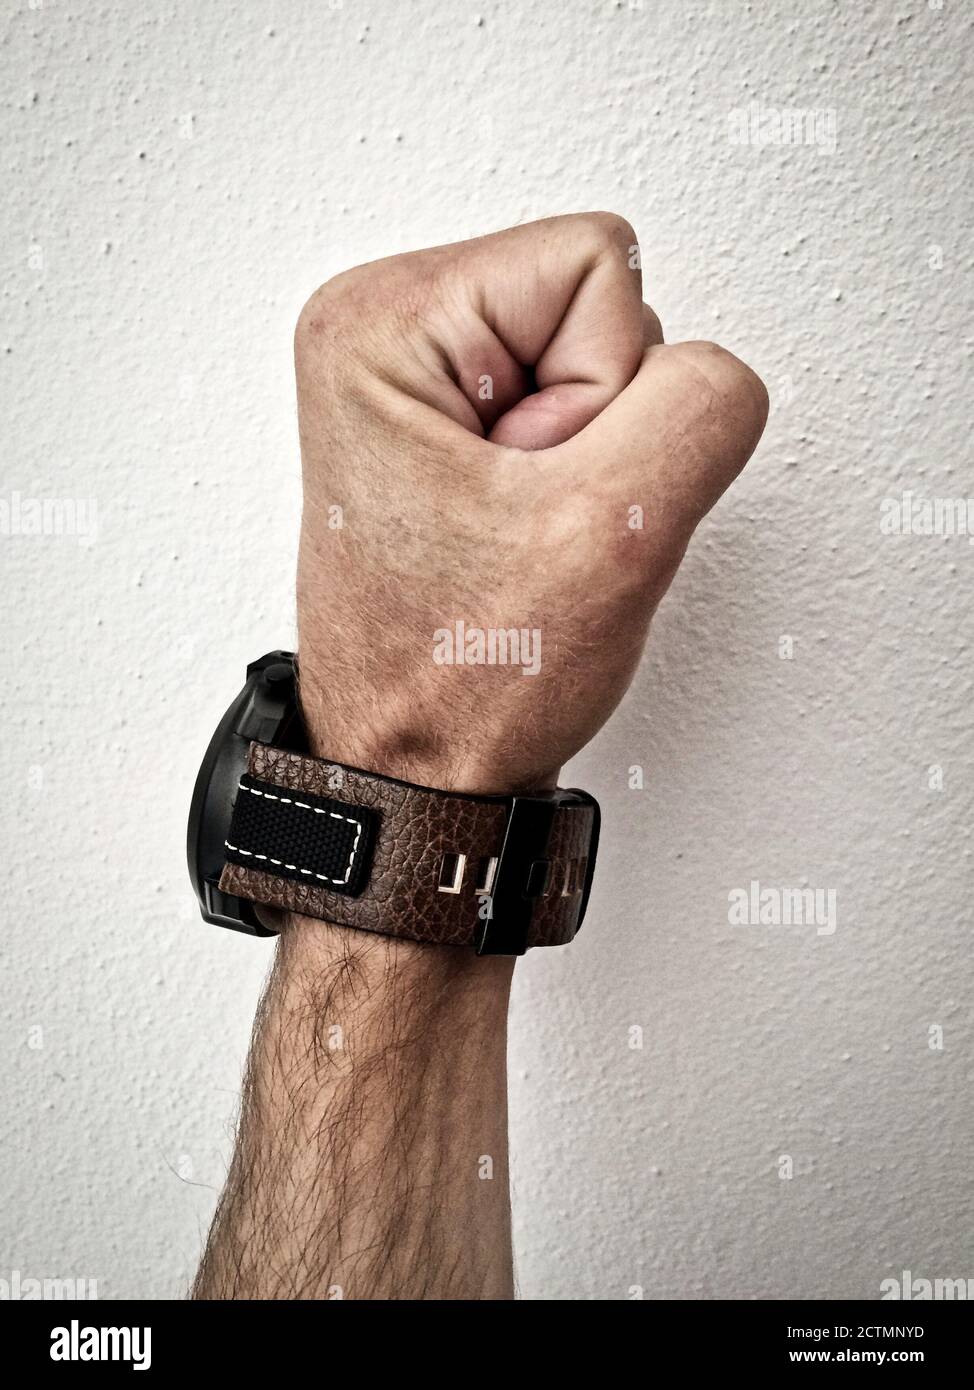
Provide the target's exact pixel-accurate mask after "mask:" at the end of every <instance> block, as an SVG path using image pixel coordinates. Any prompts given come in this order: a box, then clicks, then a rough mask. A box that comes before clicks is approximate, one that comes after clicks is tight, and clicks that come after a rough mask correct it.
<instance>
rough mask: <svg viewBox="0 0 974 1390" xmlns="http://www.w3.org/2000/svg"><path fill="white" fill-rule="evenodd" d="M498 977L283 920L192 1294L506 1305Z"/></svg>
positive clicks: (458, 955)
mask: <svg viewBox="0 0 974 1390" xmlns="http://www.w3.org/2000/svg"><path fill="white" fill-rule="evenodd" d="M511 967H512V962H511V961H510V960H508V959H502V958H495V959H490V960H487V959H484V960H478V959H477V958H476V957H475V956H473V955H472V953H468V952H466V951H461V950H456V949H451V948H436V947H424V946H420V945H417V944H415V943H413V942H409V941H401V940H396V941H394V940H391V939H389V938H385V937H380V936H375V937H371V936H369V935H367V934H366V933H363V932H342V931H340V930H338V929H337V928H334V927H330V926H328V925H327V924H325V923H322V922H314V921H311V920H310V919H307V918H302V919H294V920H293V921H292V922H290V923H289V924H288V926H287V928H286V929H285V931H284V932H283V934H282V936H281V941H280V945H279V949H278V954H277V959H276V962H275V965H274V969H273V972H272V974H271V977H270V980H269V982H268V985H267V989H266V992H265V994H264V998H263V1001H262V1003H261V1007H260V1010H259V1012H258V1016H257V1022H256V1026H255V1030H254V1040H253V1047H252V1050H251V1055H250V1060H249V1065H248V1070H247V1076H246V1082H245V1090H244V1097H243V1108H242V1114H241V1123H240V1131H239V1136H238V1143H237V1149H236V1153H235V1155H234V1159H233V1164H232V1168H231V1172H230V1175H229V1179H228V1182H227V1186H226V1190H225V1192H224V1195H223V1199H222V1201H221V1204H220V1207H219V1210H218V1212H217V1216H216V1220H215V1222H214V1225H213V1229H212V1231H211V1233H210V1239H209V1243H208V1246H207V1250H206V1254H205V1256H204V1259H203V1263H202V1266H201V1268H200V1272H199V1275H198V1277H197V1281H196V1286H195V1290H194V1296H195V1297H197V1298H278V1299H297V1298H320V1299H324V1298H341V1297H345V1298H389V1299H392V1298H396V1299H437V1298H442V1299H450V1298H473V1299H493V1298H505V1299H506V1298H510V1297H512V1294H513V1287H512V1273H511V1243H510V1207H509V1198H508V1175H507V1094H506V1039H507V1002H508V994H509V989H510V980H511Z"/></svg>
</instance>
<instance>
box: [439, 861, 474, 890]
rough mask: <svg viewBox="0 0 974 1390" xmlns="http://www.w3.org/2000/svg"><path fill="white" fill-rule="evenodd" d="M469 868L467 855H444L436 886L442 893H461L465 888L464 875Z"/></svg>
mask: <svg viewBox="0 0 974 1390" xmlns="http://www.w3.org/2000/svg"><path fill="white" fill-rule="evenodd" d="M466 866H467V856H466V855H465V854H444V855H443V857H442V858H441V859H440V871H439V874H438V875H437V881H436V886H437V890H438V891H439V892H440V893H459V891H460V889H461V888H462V887H463V874H464V870H465V869H466Z"/></svg>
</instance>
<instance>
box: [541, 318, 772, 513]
mask: <svg viewBox="0 0 974 1390" xmlns="http://www.w3.org/2000/svg"><path fill="white" fill-rule="evenodd" d="M767 418H768V393H767V390H766V389H765V386H764V383H763V382H762V381H761V379H760V377H758V376H757V375H756V374H755V373H754V372H752V371H751V369H750V367H747V366H745V364H744V363H743V362H742V361H741V360H740V359H739V358H737V357H735V356H734V354H733V353H730V352H727V351H725V349H724V348H721V347H718V346H717V344H716V343H707V342H686V343H673V344H670V345H664V344H662V343H661V344H658V345H655V344H654V345H651V346H650V347H647V348H646V350H645V352H644V353H643V358H642V362H641V364H640V367H639V370H638V371H637V373H636V375H635V376H634V378H633V380H632V381H631V382H630V383H629V385H628V386H627V387H626V388H625V389H624V390H623V391H621V392H620V393H619V395H617V396H616V397H615V399H614V400H612V401H610V402H609V404H608V405H606V406H605V408H604V409H603V410H602V412H601V413H600V414H599V415H598V416H597V417H596V418H595V419H594V420H592V421H591V422H590V423H589V424H588V425H587V426H586V427H585V428H584V429H583V430H582V431H581V432H580V433H579V434H576V435H575V436H574V437H573V438H572V439H569V440H567V441H566V442H565V443H563V444H562V445H560V446H559V448H558V449H556V450H552V451H551V452H552V453H553V454H557V455H558V460H557V464H558V466H561V467H565V466H567V467H569V468H571V469H573V470H576V471H578V472H580V473H591V472H592V470H593V466H596V467H597V466H599V465H600V464H601V462H602V461H604V460H611V465H610V466H611V469H612V472H613V473H614V474H615V476H616V478H617V480H618V482H619V484H620V487H622V488H628V496H629V497H634V496H641V495H647V489H648V496H649V499H650V501H651V504H652V507H653V511H654V514H655V515H654V522H655V523H657V524H661V525H662V526H664V527H666V528H668V529H669V528H672V529H673V530H675V532H676V534H677V535H679V536H681V537H682V538H684V539H689V536H690V534H691V532H692V531H693V529H694V527H695V526H696V525H697V523H698V522H699V521H700V520H701V519H702V518H703V517H704V516H705V515H706V513H707V512H708V511H709V510H710V508H711V507H712V506H713V505H714V503H715V502H716V501H717V499H718V498H719V497H720V496H721V494H722V493H723V492H724V491H725V490H726V489H727V488H728V487H729V486H730V484H731V483H732V482H733V481H734V479H735V478H736V477H737V475H738V473H740V471H741V469H742V468H743V467H744V465H745V464H746V463H747V461H748V459H749V458H750V456H751V454H752V453H753V452H754V449H755V447H756V446H757V443H758V440H759V439H760V438H761V434H762V431H763V430H764V426H765V422H766V421H767ZM552 461H553V462H555V460H552Z"/></svg>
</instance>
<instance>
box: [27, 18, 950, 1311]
mask: <svg viewBox="0 0 974 1390" xmlns="http://www.w3.org/2000/svg"><path fill="white" fill-rule="evenodd" d="M0 33H2V42H0V59H2V68H3V81H2V88H3V97H4V103H3V128H2V155H0V157H2V170H3V200H2V217H3V240H2V254H3V274H2V284H3V314H2V329H0V379H2V383H3V401H2V420H3V433H4V443H3V451H2V461H3V488H2V492H0V496H2V497H4V498H6V499H8V501H9V499H10V497H11V494H12V492H14V491H18V490H19V491H20V492H21V493H22V495H24V496H35V497H45V496H53V497H61V498H64V497H67V498H87V497H94V498H96V500H97V506H98V522H99V529H98V534H97V538H96V540H95V542H94V543H93V544H91V545H88V546H85V545H81V544H79V543H78V541H77V540H76V539H75V538H72V537H63V536H62V537H30V536H23V535H21V536H6V535H0V564H2V575H3V601H4V624H5V626H4V641H3V651H4V657H5V661H4V675H3V681H4V685H3V730H4V740H3V742H4V758H3V771H4V783H5V793H4V796H3V798H2V818H3V837H2V843H3V851H2V855H0V866H2V882H3V889H4V892H3V913H2V931H0V989H2V1011H0V1046H2V1058H3V1062H2V1075H3V1103H2V1108H0V1122H2V1135H3V1143H2V1155H0V1198H2V1200H0V1277H7V1272H8V1271H10V1270H13V1269H19V1270H20V1271H21V1272H22V1274H23V1275H25V1276H26V1275H33V1276H42V1275H59V1276H62V1277H64V1276H72V1275H73V1276H79V1277H81V1276H87V1277H89V1278H97V1280H98V1283H99V1289H100V1291H101V1293H102V1296H104V1297H119V1296H126V1295H129V1296H132V1295H134V1296H139V1297H150V1296H163V1297H169V1296H177V1295H179V1294H181V1293H182V1292H183V1291H184V1290H185V1288H186V1285H187V1283H188V1281H189V1279H190V1277H191V1275H192V1272H193V1269H194V1265H195V1261H196V1258H197V1255H198V1251H199V1246H200V1239H201V1232H202V1231H203V1230H204V1229H205V1227H206V1225H207V1222H208V1219H209V1216H210V1213H211V1210H212V1207H213V1204H214V1201H215V1198H216V1194H217V1190H218V1188H219V1187H220V1184H221V1181H222V1178H223V1173H224V1165H225V1162H226V1157H227V1148H228V1135H229V1132H230V1129H231V1123H232V1115H233V1110H234V1102H235V1094H236V1088H237V1083H238V1078H239V1075H240V1068H241V1062H242V1059H243V1056H244V1052H245V1049H246V1046H247V1040H248V1030H249V1027H250V1022H251V1018H252V1014H253V1009H254V1004H255V1001H256V998H257V994H258V991H259V988H260V985H261V980H262V977H263V975H264V972H265V969H266V967H267V964H268V961H269V958H270V956H269V950H270V948H269V947H268V946H267V945H266V944H264V943H255V942H252V941H249V940H247V939H246V938H243V937H235V936H232V935H230V934H225V933H221V932H219V931H217V930H216V929H215V928H207V927H204V926H203V925H202V923H200V922H199V921H198V920H197V918H196V915H195V911H194V906H193V902H192V899H191V895H190V892H189V889H188V886H187V883H186V881H185V870H184V864H183V833H184V818H185V812H186V805H187V799H188V796H189V791H190V787H191V783H192V779H193V776H194V774H195V770H196V765H197V761H198V758H199V757H200V755H201V753H202V750H203V747H204V745H205V743H206V740H207V738H208V736H209V734H210V732H211V729H212V727H213V725H214V723H215V720H216V718H217V716H218V714H219V713H220V711H221V709H222V707H223V705H224V704H225V703H226V701H227V700H228V699H229V697H230V696H231V695H232V693H233V692H234V690H235V689H236V688H237V686H238V684H239V683H240V680H241V678H242V675H243V668H244V665H245V663H246V661H247V659H248V658H250V657H252V656H254V655H256V654H258V653H259V652H261V651H263V650H265V649H266V648H269V647H272V646H277V645H285V646H286V645H289V643H290V642H291V641H292V639H293V600H292V593H291V589H292V572H293V565H294V556H295V540H296V533H297V521H298V508H299V487H298V451H297V443H296V430H295V420H294V407H293V398H292V391H293V388H292V369H291V360H290V354H291V331H292V325H293V322H294V319H295V316H296V314H297V311H298V309H299V307H300V305H301V303H302V302H303V300H304V298H305V297H306V296H307V294H308V293H309V292H310V291H311V290H312V289H313V288H314V287H315V286H316V285H317V284H318V283H320V282H321V281H322V280H324V279H326V278H327V277H328V276H330V275H331V274H333V273H335V272H336V271H338V270H341V269H343V268H344V267H347V266H349V265H351V264H354V263H356V262H358V261H363V260H368V259H372V258H374V257H377V256H381V255H386V254H389V253H392V252H396V251H400V250H406V249H411V248H415V247H420V246H423V245H427V244H430V243H435V242H442V241H450V240H455V239H459V238H462V237H466V236H470V235H474V234H477V233H481V232H484V231H489V230H494V229H496V228H500V227H504V226H507V225H509V224H511V223H514V222H517V221H519V220H527V219H531V218H535V217H538V216H543V215H546V214H550V213H555V212H563V211H573V210H580V209H586V208H608V209H611V210H613V211H618V212H621V213H623V214H625V215H626V216H628V217H629V218H630V219H631V220H632V221H633V223H634V224H635V226H636V228H637V230H638V232H639V235H640V240H641V243H642V247H643V256H644V266H645V280H646V285H647V294H648V297H649V298H650V299H651V300H652V302H653V304H654V305H655V306H656V307H657V309H658V311H659V313H660V316H661V318H662V320H663V324H664V327H665V329H666V331H667V334H668V336H669V337H671V338H674V339H676V338H680V337H706V338H715V339H717V340H718V341H720V342H722V343H724V344H726V345H727V346H729V347H731V348H732V349H734V350H736V351H737V352H739V353H740V354H741V355H742V356H743V357H744V358H745V359H746V360H747V361H748V362H750V363H751V364H752V365H753V366H754V367H755V368H756V369H757V370H758V371H759V372H760V373H761V374H762V375H763V376H764V378H765V380H766V381H767V382H768V385H769V388H770V390H771V394H772V402H773V406H772V418H771V422H770V424H769V427H768V431H767V434H766V436H765V439H764V441H763V443H762V445H761V446H760V449H759V451H758V454H757V455H756V457H755V459H754V460H753V461H752V463H751V465H750V467H749V469H748V471H747V473H746V475H745V477H744V478H743V479H742V480H741V481H740V483H739V484H738V486H737V487H736V488H735V489H734V491H733V493H732V495H730V496H729V497H727V498H726V499H725V500H724V502H723V503H722V504H721V505H720V506H719V507H718V508H717V510H716V511H715V512H714V513H713V515H712V516H711V518H710V519H709V521H708V522H707V523H706V525H705V526H704V527H703V529H702V531H701V533H700V534H699V536H698V539H697V540H696V542H695V544H694V546H693V547H692V549H691V551H690V554H689V557H688V559H687V561H686V563H685V565H684V567H683V570H682V572H681V574H680V576H679V578H678V580H677V582H676V583H675V585H674V587H673V590H672V592H671V594H670V596H669V598H668V599H667V600H666V602H665V605H664V607H663V609H662V610H661V612H660V614H659V617H658V619H657V622H656V625H655V629H654V637H653V642H652V645H651V651H650V655H649V657H648V658H647V660H646V662H645V664H644V667H643V669H642V671H641V673H640V676H639V678H638V679H637V682H636V684H635V686H634V687H633V690H632V692H631V694H630V696H629V697H628V699H627V702H626V703H625V705H624V706H623V708H622V709H621V711H620V712H619V713H618V714H617V716H616V717H615V719H614V720H613V721H612V723H611V725H610V726H609V727H608V728H607V729H606V730H605V732H604V733H603V734H602V736H601V737H600V738H599V739H598V740H597V741H596V743H595V744H593V745H592V746H591V748H590V749H589V750H587V751H586V753H585V754H584V755H583V756H582V757H580V758H579V759H578V760H577V762H576V764H575V765H574V767H573V769H572V774H573V778H574V780H575V781H577V782H578V783H580V784H582V785H586V786H589V787H591V789H592V790H593V791H594V792H596V793H597V794H598V795H599V796H600V798H601V799H602V802H603V806H604V812H605V845H604V850H603V854H602V862H601V868H600V873H599V875H598V878H597V881H596V890H595V894H594V899H593V903H592V909H591V914H590V918H589V921H588V923H587V925H586V927H585V930H584V933H583V935H582V936H581V937H580V938H579V940H578V942H577V943H576V945H575V946H574V947H572V948H571V949H568V950H564V951H553V952H551V953H544V952H538V953H536V954H535V955H534V956H532V957H529V958H528V959H527V960H526V961H525V962H523V963H522V964H521V965H519V966H518V969H517V975H516V985H515V992H514V1002H513V1022H512V1042H511V1074H512V1128H513V1149H514V1171H515V1180H514V1210H515V1225H516V1241H517V1257H518V1269H519V1276H520V1284H521V1290H522V1294H523V1296H524V1297H525V1298H532V1299H537V1298H542V1297H554V1298H559V1299H569V1298H597V1299H609V1298H619V1297H626V1296H627V1294H628V1291H629V1290H630V1287H631V1286H632V1285H641V1286H643V1288H644V1290H645V1293H646V1296H647V1297H661V1298H673V1297H688V1296H694V1295H703V1296H707V1297H718V1296H724V1297H726V1296H758V1297H776V1296H785V1295H793V1296H799V1297H803V1298H812V1297H827V1296H840V1297H853V1296H855V1297H865V1298H872V1297H876V1296H878V1294H879V1285H880V1281H881V1280H882V1279H883V1278H884V1277H886V1276H888V1275H897V1274H899V1273H900V1272H901V1271H902V1270H903V1269H904V1268H909V1269H911V1270H912V1271H913V1272H914V1274H917V1275H919V1274H926V1275H928V1276H934V1275H939V1276H954V1275H957V1276H974V1238H972V1233H971V1213H972V1205H974V1203H972V1197H974V1183H972V1177H971V1147H972V1133H971V1094H972V1084H971V1083H972V1064H974V1038H972V1031H971V1029H972V1023H971V1001H972V986H974V970H972V965H971V957H972V941H971V928H972V911H971V890H972V873H971V822H972V782H974V765H972V755H971V750H972V651H971V595H972V579H971V576H972V571H974V548H972V546H971V545H970V544H969V543H968V541H967V539H966V538H948V539H944V538H938V537H924V536H904V537H895V536H883V535H881V534H880V530H879V515H880V502H881V500H882V499H883V498H884V497H888V496H899V494H900V493H901V491H902V490H903V489H905V488H909V489H912V490H914V491H915V492H916V493H917V494H918V495H921V496H931V497H933V496H960V497H964V496H967V495H971V494H972V492H974V488H972V483H971V467H970V459H971V455H970V433H969V423H968V416H969V385H970V375H969V372H970V352H971V327H970V287H971V262H970V214H971V199H970V195H969V192H968V188H969V169H966V168H965V158H968V159H969V156H970V152H971V146H972V143H974V140H972V130H974V124H972V119H971V114H970V113H971V110H972V106H971V89H970V86H967V87H966V88H965V85H964V78H963V69H962V63H963V59H964V53H965V49H966V50H968V51H969V49H970V45H971V9H970V6H969V5H968V4H966V3H962V0H944V3H943V5H942V6H939V5H935V4H929V5H928V4H927V3H926V0H896V3H881V4H880V3H876V4H871V5H860V4H851V3H850V4H844V3H843V4H833V3H827V2H826V0H802V3H801V4H785V3H781V4H779V3H751V4H745V3H739V0H712V3H709V4H707V3H667V4H664V3H657V0H643V3H642V4H634V5H630V4H629V3H628V0H622V3H611V2H610V0H591V3H589V0H571V3H566V0H535V3H533V4H515V3H513V0H507V2H506V3H501V0H496V2H494V0H484V3H483V4H479V5H478V4H464V3H450V0H397V3H386V2H385V0H383V3H380V2H379V0H344V3H341V4H339V3H334V4H329V3H327V0H317V3H312V0H288V2H287V3H285V0H261V2H260V3H249V4H245V3H239V2H238V3H227V2H226V0H211V3H208V4H205V5H203V4H199V3H192V2H191V0H180V2H179V3H174V2H173V0H150V3H135V0H102V2H101V3H81V0H43V4H41V3H40V0H34V3H33V4H28V3H26V0H19V2H18V3H10V0H4V3H3V8H2V19H0ZM752 100H754V101H758V102H759V103H760V104H761V105H762V106H763V107H775V108H814V109H820V110H833V111H834V112H835V118H836V123H837V124H836V129H837V144H836V148H835V150H834V151H830V150H829V149H827V148H824V149H817V148H813V147H812V148H805V147H801V148H795V147H789V148H783V147H777V148H775V147H767V148H758V147H748V146H744V147H742V146H739V145H734V144H732V143H731V141H730V139H729V137H728V121H729V117H730V113H731V112H732V111H734V110H735V109H737V108H742V107H745V106H746V105H747V104H748V103H749V102H750V101H752ZM936 248H939V251H938V250H937V249H936ZM782 635H791V636H792V637H793V638H794V659H793V660H791V661H786V660H782V659H780V658H779V655H778V649H779V639H780V638H781V636H782ZM633 764H641V765H642V766H643V767H644V769H645V778H646V786H645V789H644V790H643V791H641V792H640V791H632V790H629V789H628V786H627V772H628V769H629V767H630V766H631V765H633ZM932 765H939V766H940V767H941V768H942V770H943V774H942V775H943V787H942V789H940V790H937V789H934V788H931V787H930V785H929V784H930V773H929V769H930V767H931V766H932ZM751 879H758V880H759V881H761V882H762V883H767V884H771V885H776V886H798V885H802V884H809V885H811V886H814V887H821V888H834V889H835V890H836V893H837V905H838V927H837V930H836V932H835V934H834V935H833V936H831V937H828V936H816V935H815V932H814V929H809V928H804V929H802V928H798V929H786V928H773V927H747V928H741V927H732V926H730V925H729V924H728V921H727V894H728V891H729V890H730V889H731V888H734V887H736V886H745V885H746V884H747V883H749V882H750V880H751ZM633 1025H638V1026H640V1027H641V1028H642V1029H643V1035H644V1046H643V1048H642V1050H641V1051H635V1050H630V1048H629V1046H628V1037H629V1029H630V1028H631V1027H632V1026H633ZM931 1025H940V1026H942V1028H943V1030H944V1046H943V1049H942V1051H937V1050H932V1049H931V1048H930V1046H929V1041H928V1040H929V1033H928V1030H929V1029H930V1027H931ZM37 1030H41V1031H40V1032H38V1031H37ZM782 1155H790V1156H791V1157H792V1159H793V1162H794V1177H793V1178H792V1179H791V1180H790V1181H787V1180H782V1179H781V1178H780V1177H779V1176H778V1171H779V1170H778V1162H779V1158H780V1157H781V1156H782Z"/></svg>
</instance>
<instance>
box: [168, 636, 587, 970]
mask: <svg viewBox="0 0 974 1390" xmlns="http://www.w3.org/2000/svg"><path fill="white" fill-rule="evenodd" d="M599 825H600V815H599V806H598V803H597V802H596V800H595V799H594V797H591V796H589V795H588V793H587V792H583V791H578V790H574V789H573V790H562V789H561V788H557V789H555V790H554V791H539V792H536V793H532V794H529V795H522V794H520V793H518V794H517V795H513V796H471V795H468V794H466V793H463V792H454V791H442V790H438V789H436V788H434V787H420V786H416V785H414V784H412V783H410V782H402V781H398V780H396V779H395V778H392V777H384V776H381V775H380V774H378V773H375V772H367V771H363V770H361V769H359V768H352V767H346V766H344V765H343V764H341V763H333V762H327V761H325V760H323V759H321V758H313V757H311V756H310V755H309V753H308V745H307V737H306V734H305V728H304V722H303V720H302V717H301V710H300V702H299V699H298V690H297V671H296V663H295V657H294V654H293V653H292V652H284V651H276V652H268V654H267V655H266V656H262V657H261V658H260V660H259V661H254V662H251V664H250V665H249V666H248V667H247V681H246V684H245V685H244V688H243V690H242V691H241V692H240V694H239V695H238V696H237V698H236V699H235V700H234V702H233V704H232V705H231V706H230V708H229V709H228V710H227V712H226V714H225V715H224V716H223V719H222V720H221V722H220V724H219V726H218V728H217V731H216V733H215V734H214V735H213V738H212V740H211V741H210V745H209V748H208V749H207V751H206V755H205V757H204V759H203V764H202V766H201V768H200V771H199V775H198V777H197V779H196V787H195V790H194V792H193V801H192V807H191V810H190V817H189V832H188V837H187V856H188V860H189V874H190V878H191V880H192V883H193V887H194V889H195V890H196V895H197V897H198V898H199V903H200V910H201V912H202V914H203V918H204V920H205V921H207V922H212V923H214V924H216V925H218V926H223V927H231V928H233V929H234V930H236V931H243V932H249V933H250V934H251V935H253V936H273V935H275V934H276V933H275V931H274V929H273V927H272V926H270V925H269V922H270V921H272V920H273V914H271V915H269V914H266V913H265V914H264V915H263V920H262V918H261V917H260V916H258V912H257V908H258V905H263V906H264V907H267V908H275V909H279V910H283V911H284V912H294V913H300V914H303V915H304V916H307V917H317V918H320V919H322V920H323V921H326V922H332V923H334V924H336V925H337V926H342V927H350V928H357V929H359V930H361V931H371V932H380V933H383V934H385V935H391V936H402V937H408V938H410V939H412V940H414V941H423V942H429V943H435V944H439V945H455V946H472V947H473V948H474V949H475V950H476V952H477V954H478V955H522V954H523V953H524V951H526V950H527V949H528V948H529V947H532V946H560V945H564V944H565V943H566V942H569V941H571V940H572V938H573V937H574V936H575V934H576V932H577V931H578V929H579V927H580V926H581V924H582V919H583V917H584V916H585V909H586V906H587V904H588V898H589V893H590V891H591V886H592V874H593V872H594V869H595V857H596V852H597V849H598V840H599Z"/></svg>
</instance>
